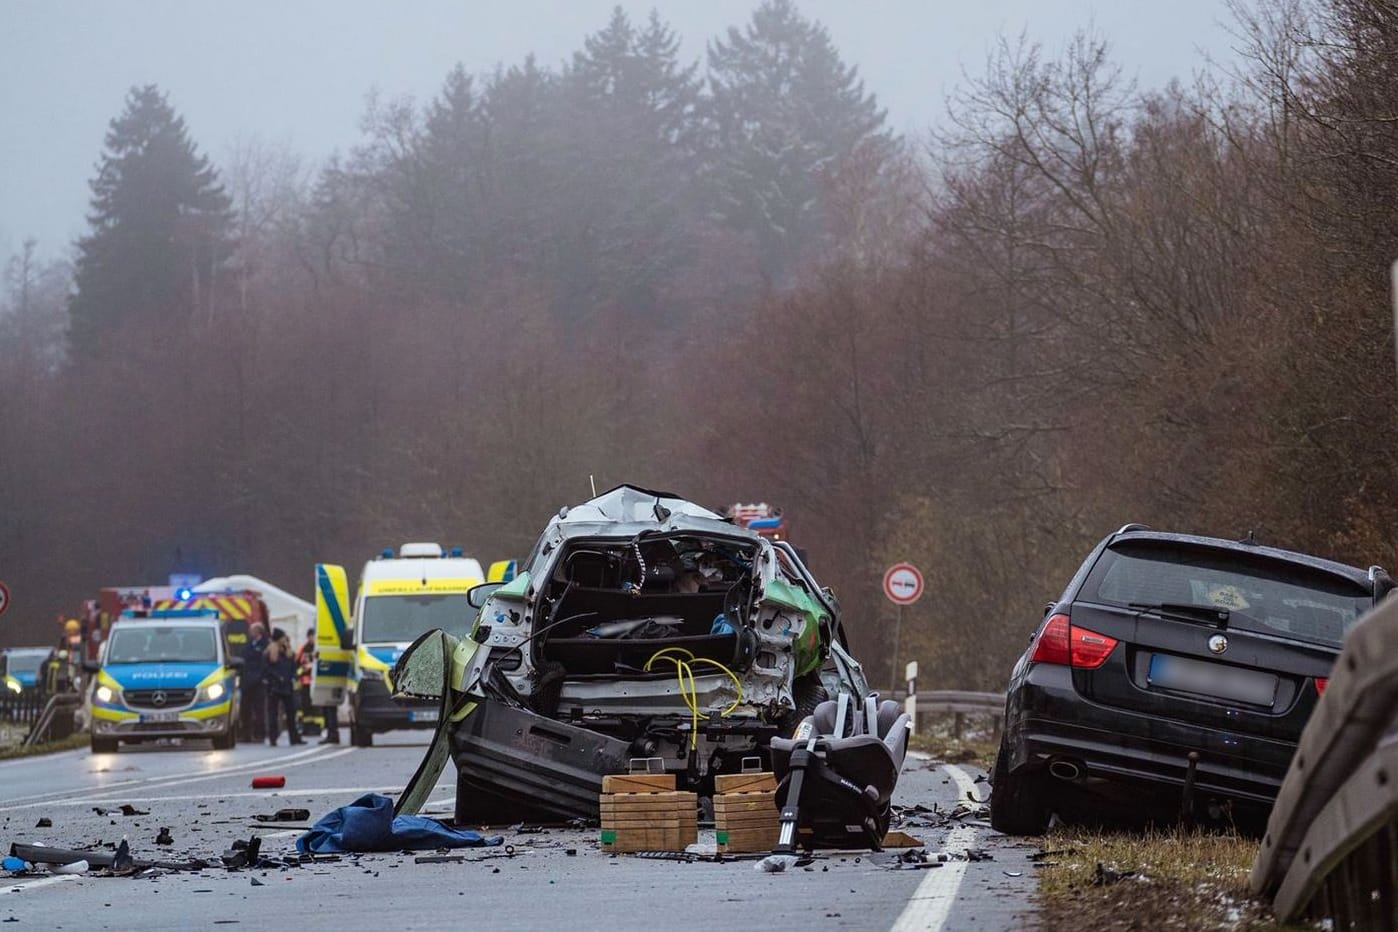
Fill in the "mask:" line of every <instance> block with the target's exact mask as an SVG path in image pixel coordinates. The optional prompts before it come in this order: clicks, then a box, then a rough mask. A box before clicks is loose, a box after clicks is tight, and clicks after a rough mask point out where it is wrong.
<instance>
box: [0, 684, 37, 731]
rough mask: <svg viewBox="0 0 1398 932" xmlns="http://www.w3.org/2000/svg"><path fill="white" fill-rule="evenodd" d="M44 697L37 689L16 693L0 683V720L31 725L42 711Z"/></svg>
mask: <svg viewBox="0 0 1398 932" xmlns="http://www.w3.org/2000/svg"><path fill="white" fill-rule="evenodd" d="M46 699H47V697H45V696H41V695H39V693H38V691H37V690H33V689H26V690H24V692H19V693H17V692H14V691H13V690H9V689H4V688H3V684H0V722H8V723H10V724H14V725H32V724H34V723H35V722H36V721H38V719H39V715H40V714H41V713H42V712H43V711H44V703H45V701H46Z"/></svg>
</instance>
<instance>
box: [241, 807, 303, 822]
mask: <svg viewBox="0 0 1398 932" xmlns="http://www.w3.org/2000/svg"><path fill="white" fill-rule="evenodd" d="M253 818H254V819H256V820H257V821H258V822H309V821H310V820H311V810H309V809H278V810H277V811H276V812H274V813H272V814H271V815H267V814H266V813H258V814H257V815H254V816H253Z"/></svg>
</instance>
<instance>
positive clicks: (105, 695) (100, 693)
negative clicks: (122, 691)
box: [97, 686, 116, 702]
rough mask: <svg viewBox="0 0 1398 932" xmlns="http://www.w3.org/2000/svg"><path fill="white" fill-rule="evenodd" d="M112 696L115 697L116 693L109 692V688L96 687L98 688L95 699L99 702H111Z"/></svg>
mask: <svg viewBox="0 0 1398 932" xmlns="http://www.w3.org/2000/svg"><path fill="white" fill-rule="evenodd" d="M114 696H116V693H114V692H112V690H111V688H110V687H107V686H98V687H97V698H98V699H100V700H102V701H103V702H111V701H112V698H113V697H114Z"/></svg>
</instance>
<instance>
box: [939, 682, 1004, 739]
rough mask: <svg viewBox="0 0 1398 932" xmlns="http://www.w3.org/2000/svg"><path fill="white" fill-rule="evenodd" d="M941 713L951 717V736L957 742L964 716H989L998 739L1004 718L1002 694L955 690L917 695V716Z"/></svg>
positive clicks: (963, 725)
mask: <svg viewBox="0 0 1398 932" xmlns="http://www.w3.org/2000/svg"><path fill="white" fill-rule="evenodd" d="M929 712H930V713H942V714H950V715H951V716H952V735H953V737H955V738H957V739H958V740H959V739H960V738H961V733H962V731H963V730H964V728H965V716H966V715H968V714H973V715H989V716H991V718H993V719H994V721H995V731H994V736H995V737H996V738H999V737H1000V728H1001V726H1002V723H1003V720H1004V718H1005V694H1004V693H978V692H967V691H964V690H956V689H943V690H937V691H934V692H926V693H924V692H919V693H917V714H918V716H922V715H923V714H925V713H929Z"/></svg>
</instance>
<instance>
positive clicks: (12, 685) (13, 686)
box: [5, 680, 24, 693]
mask: <svg viewBox="0 0 1398 932" xmlns="http://www.w3.org/2000/svg"><path fill="white" fill-rule="evenodd" d="M5 686H6V687H7V688H8V689H9V690H10V692H14V693H22V692H24V687H23V686H21V685H19V680H6V681H5Z"/></svg>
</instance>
